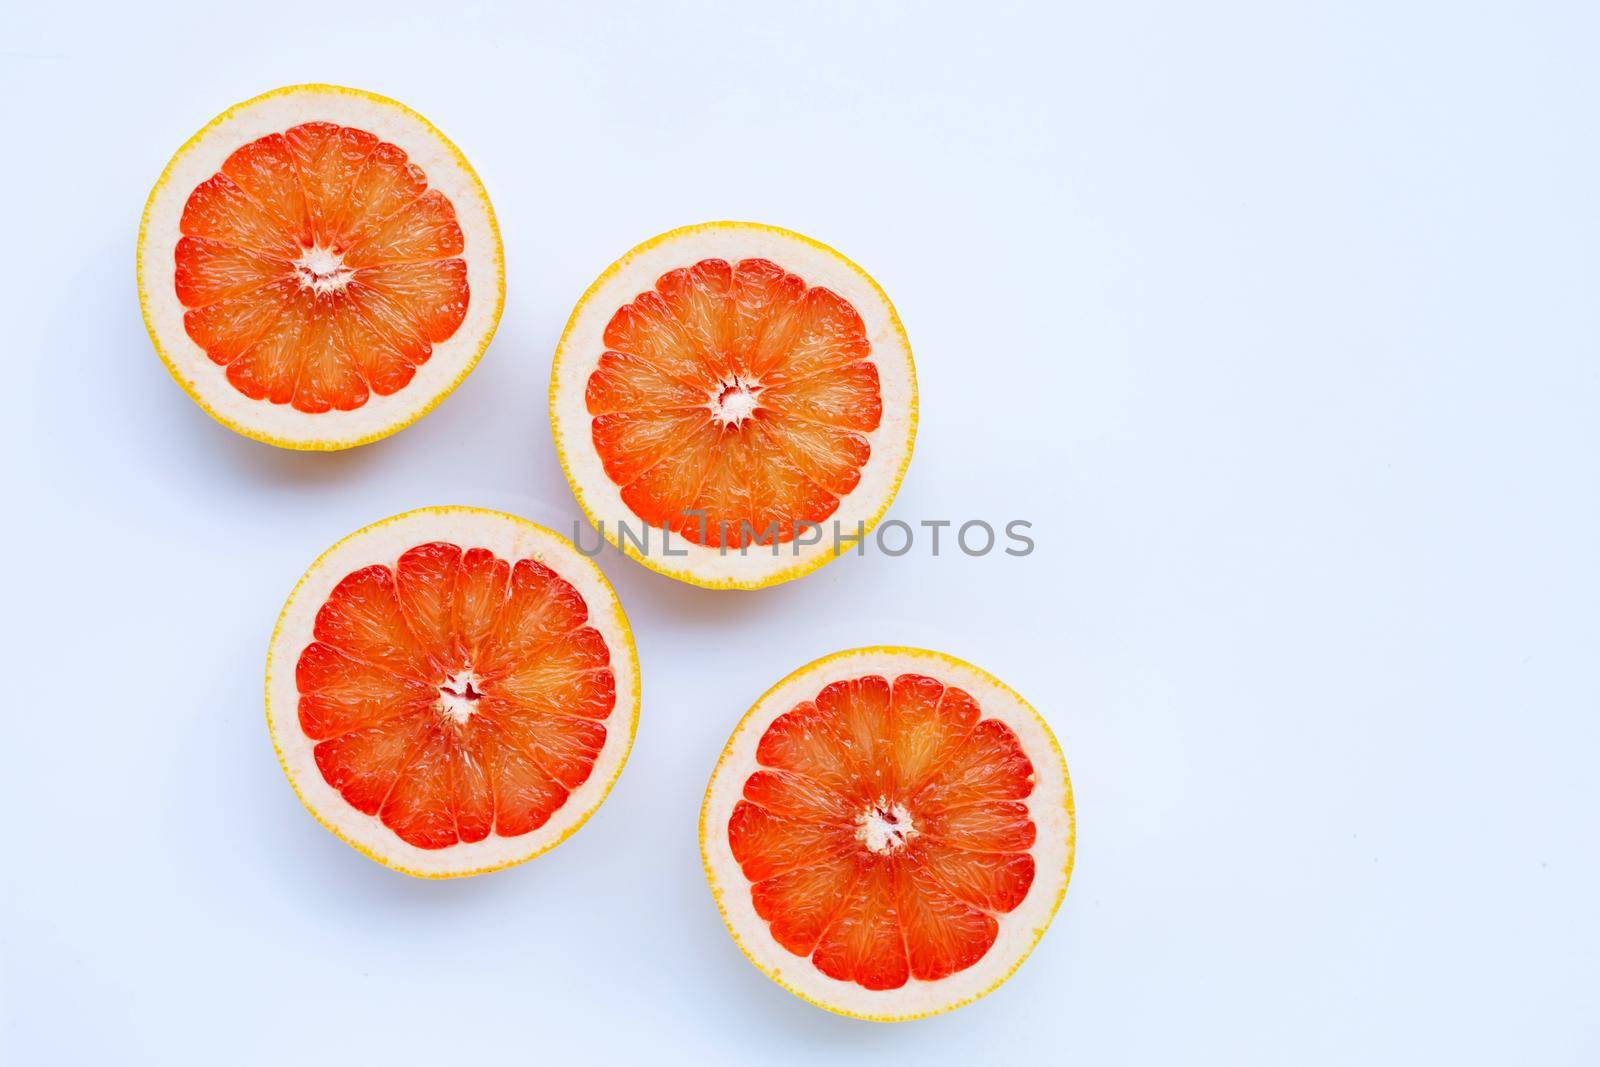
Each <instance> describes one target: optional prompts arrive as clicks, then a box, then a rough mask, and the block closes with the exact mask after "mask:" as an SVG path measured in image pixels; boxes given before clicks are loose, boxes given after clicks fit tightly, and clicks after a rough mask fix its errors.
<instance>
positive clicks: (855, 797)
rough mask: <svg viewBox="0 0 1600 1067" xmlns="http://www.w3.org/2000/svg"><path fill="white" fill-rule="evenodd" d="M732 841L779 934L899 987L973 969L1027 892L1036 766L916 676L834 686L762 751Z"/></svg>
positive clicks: (942, 690)
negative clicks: (1001, 919) (1029, 803)
mask: <svg viewBox="0 0 1600 1067" xmlns="http://www.w3.org/2000/svg"><path fill="white" fill-rule="evenodd" d="M756 760H757V762H758V763H759V764H760V765H761V768H762V769H761V770H758V771H756V772H755V773H754V774H752V775H751V776H750V777H749V779H748V780H746V782H745V783H744V796H743V799H741V800H740V801H739V802H738V804H737V806H735V808H734V810H733V815H732V817H731V818H730V819H729V821H728V843H729V845H730V846H731V847H732V849H733V855H734V858H735V859H736V860H737V861H738V863H739V866H740V869H741V870H742V871H743V872H744V876H745V877H746V878H747V879H749V881H750V883H751V885H750V894H751V899H752V901H753V903H754V905H755V910H756V914H758V915H759V916H761V918H762V919H764V920H766V922H767V924H768V928H769V929H770V930H771V932H772V936H773V938H775V939H776V940H777V942H778V943H779V944H781V945H782V946H783V947H784V948H786V949H788V950H789V951H790V952H793V953H794V954H796V955H798V956H809V957H810V958H811V962H812V964H813V965H814V966H815V967H816V968H817V969H818V970H820V971H821V972H822V973H823V974H826V975H828V976H829V977H832V978H837V979H840V980H842V981H847V982H855V983H857V984H859V985H861V986H864V987H866V988H867V989H896V988H899V987H900V986H903V985H904V984H905V983H906V982H907V981H908V980H909V979H919V980H923V981H932V980H936V979H939V978H943V977H946V976H947V975H950V974H954V973H955V972H956V971H960V970H963V969H964V968H967V967H970V966H972V965H973V964H974V963H976V962H978V960H980V959H981V958H983V955H984V953H986V952H987V951H988V950H989V947H990V946H991V945H992V944H994V940H995V936H996V934H997V933H998V931H999V924H998V922H997V921H996V919H995V916H996V915H998V914H1002V913H1004V912H1008V911H1011V910H1012V909H1013V908H1015V907H1017V905H1019V904H1021V903H1022V901H1023V899H1024V898H1025V897H1026V896H1027V895H1028V889H1029V888H1030V887H1031V886H1032V884H1033V875H1034V863H1033V857H1032V855H1030V854H1029V852H1028V850H1029V849H1030V848H1031V847H1032V846H1033V842H1034V825H1033V820H1032V819H1031V818H1030V817H1029V814H1028V808H1027V805H1026V804H1024V803H1023V801H1024V800H1025V799H1026V798H1027V797H1028V795H1029V794H1030V793H1031V792H1032V791H1033V782H1034V773H1033V764H1032V763H1031V762H1030V761H1029V759H1028V757H1027V755H1026V754H1024V752H1023V751H1022V746H1021V744H1020V743H1019V742H1018V741H1017V736H1016V734H1015V733H1013V732H1012V730H1011V728H1010V727H1008V726H1007V725H1005V724H1004V723H1002V722H1000V721H999V720H998V719H985V718H983V715H982V711H981V709H980V708H979V707H978V705H977V703H976V701H974V700H973V698H972V697H971V696H970V695H968V694H967V693H966V692H965V691H963V690H961V689H958V688H956V687H955V686H946V685H944V684H942V683H941V682H939V681H937V680H936V679H934V678H930V677H927V676H926V675H920V674H902V675H900V676H899V677H897V678H895V679H894V680H893V683H892V684H891V683H890V682H889V681H888V680H887V679H885V678H884V677H882V676H881V675H867V676H865V677H862V678H855V679H851V680H848V681H841V682H834V683H833V684H831V685H829V686H827V687H826V688H824V689H823V690H822V691H821V692H820V693H818V694H817V696H816V699H815V700H808V701H806V702H804V703H802V704H799V705H797V706H796V707H795V708H794V709H793V710H791V711H788V712H786V713H784V714H783V715H780V716H779V717H778V718H777V719H775V720H774V721H773V723H772V725H771V726H769V727H768V728H767V731H766V733H765V734H763V735H762V737H761V741H760V743H759V745H758V746H757V749H756Z"/></svg>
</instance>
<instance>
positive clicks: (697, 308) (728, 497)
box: [586, 259, 883, 548]
mask: <svg viewBox="0 0 1600 1067" xmlns="http://www.w3.org/2000/svg"><path fill="white" fill-rule="evenodd" d="M605 346H606V351H605V353H604V354H603V355H602V356H601V357H600V364H599V366H598V367H596V368H595V370H594V372H593V373H592V374H591V375H590V376H589V382H588V388H587V392H586V401H587V404H588V410H589V414H590V415H591V416H592V417H593V422H592V424H591V430H592V436H593V439H594V446H595V449H596V451H598V452H599V455H600V461H601V463H602V465H603V466H604V468H605V472H606V475H607V476H608V477H609V478H610V479H611V480H612V481H613V482H615V483H616V484H617V485H618V486H619V487H620V488H621V493H622V500H623V502H624V503H625V504H626V505H627V506H628V508H629V509H630V510H631V511H632V512H633V513H634V514H635V515H636V516H638V517H639V518H640V519H642V520H643V521H644V523H646V524H648V525H649V526H652V527H656V528H662V527H665V528H667V529H670V530H673V531H675V532H677V533H680V534H682V535H683V536H684V537H685V538H687V539H689V540H691V541H694V542H695V543H697V544H704V545H711V546H723V545H726V546H728V547H739V548H742V547H744V546H746V545H749V544H751V543H752V542H754V543H757V544H773V543H774V542H787V541H790V540H792V539H793V538H794V537H795V536H796V533H797V531H799V530H801V529H803V528H804V524H805V523H816V522H821V521H822V520H824V519H826V518H828V517H829V516H830V515H832V514H833V513H834V511H835V510H836V509H837V508H838V507H839V500H840V498H841V497H843V496H845V495H846V494H848V493H849V492H850V491H851V490H852V489H854V488H855V487H856V484H857V482H859V481H860V479H861V468H862V466H863V465H864V464H865V463H866V462H867V458H868V456H869V455H870V454H871V448H870V447H869V445H868V442H867V435H868V434H870V433H871V432H872V431H873V430H875V429H877V428H878V423H879V420H880V419H881V418H882V414H883V403H882V400H881V398H880V396H879V392H878V368H877V366H876V365H875V364H874V363H873V362H872V360H871V356H872V346H871V344H870V342H869V341H868V339H867V334H866V328H865V326H864V325H863V324H862V321H861V316H860V315H859V314H858V313H857V312H856V309H855V308H854V307H852V306H851V305H850V303H849V302H848V301H846V300H845V299H844V298H843V297H841V296H839V295H838V294H837V293H834V292H832V291H831V290H828V289H824V288H821V287H807V285H806V283H805V282H804V281H803V280H802V279H800V278H799V277H797V276H796V275H794V274H790V273H788V272H787V271H785V270H784V269H783V268H782V267H780V266H778V265H777V264H775V263H772V262H770V261H768V260H765V259H746V260H741V261H740V262H738V263H736V264H733V265H731V266H730V265H729V264H728V263H727V262H726V261H725V260H720V259H705V260H701V261H700V262H698V263H696V264H694V265H693V266H691V267H682V268H679V269H677V270H672V271H668V272H667V273H666V274H663V275H662V276H661V277H660V278H659V279H658V280H657V281H656V285H655V288H654V289H653V290H651V291H650V292H646V293H641V294H640V295H639V296H638V297H637V298H636V299H635V300H634V301H633V302H632V303H631V304H625V305H623V306H622V307H621V308H619V309H618V310H617V312H616V314H614V315H613V316H612V317H611V321H610V323H609V324H608V325H607V326H606V331H605Z"/></svg>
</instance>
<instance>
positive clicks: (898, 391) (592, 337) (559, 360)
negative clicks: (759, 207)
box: [551, 222, 916, 588]
mask: <svg viewBox="0 0 1600 1067" xmlns="http://www.w3.org/2000/svg"><path fill="white" fill-rule="evenodd" d="M751 258H759V259H768V260H771V261H772V262H773V263H776V264H777V265H778V266H780V267H782V268H784V269H785V270H787V271H789V272H790V273H792V274H795V275H798V276H799V277H800V278H802V279H803V280H804V281H805V283H806V284H807V285H808V286H813V287H815V286H821V287H824V288H827V289H830V290H832V291H833V292H835V293H837V294H838V295H839V296H841V297H843V298H844V299H845V300H847V301H849V302H850V304H851V306H853V307H854V308H855V309H856V311H857V313H859V314H860V315H861V318H862V322H863V324H864V325H865V327H866V334H867V339H868V341H869V342H870V343H871V346H872V351H871V359H872V362H873V363H875V364H876V365H877V369H878V388H879V395H880V397H881V399H882V403H883V417H882V420H881V422H880V423H879V425H878V428H877V429H876V430H874V431H872V432H871V433H869V434H866V435H864V436H865V437H866V438H867V442H868V445H869V446H870V447H871V450H872V451H871V456H870V457H869V458H868V460H867V463H866V464H865V465H864V466H863V467H862V468H861V479H860V481H859V482H858V483H857V485H856V487H855V489H853V490H852V491H851V492H850V493H849V494H847V495H846V496H844V497H843V498H841V499H840V502H839V507H838V510H836V511H835V512H834V514H833V515H832V516H830V517H829V518H828V519H825V520H824V521H823V527H824V531H823V534H822V536H821V538H820V540H818V541H816V542H815V543H811V544H800V543H799V541H800V540H808V541H809V540H810V538H809V536H808V537H805V538H798V539H795V540H791V541H788V542H783V543H780V544H778V545H777V546H770V545H769V546H759V545H751V546H749V547H748V548H746V549H745V550H744V551H743V552H742V553H741V552H739V551H737V550H729V551H726V552H724V551H722V550H720V549H718V548H714V547H707V546H704V545H697V544H694V543H693V542H690V541H688V540H687V539H686V538H684V537H682V536H679V535H674V536H672V537H671V539H670V542H667V541H664V540H663V539H662V537H661V532H660V530H654V531H653V532H652V535H651V539H650V544H649V552H648V553H643V552H640V551H638V550H637V549H636V546H635V545H634V544H633V543H632V542H631V541H624V542H622V543H621V544H618V540H619V539H618V536H617V532H616V531H617V528H618V525H619V524H627V525H628V526H629V527H630V529H632V530H635V531H637V530H640V529H642V528H643V524H642V520H640V519H639V517H638V516H637V515H635V514H634V513H633V511H632V509H630V508H629V507H628V506H627V504H625V503H624V502H623V500H622V490H621V487H619V486H618V485H616V484H615V483H614V482H612V481H611V479H610V477H608V476H607V474H606V472H605V469H604V467H603V465H602V464H601V462H600V455H599V453H598V452H597V451H596V449H595V447H594V441H593V438H592V436H591V422H592V417H591V416H590V414H589V411H588V407H587V404H586V400H585V389H586V387H587V385H588V381H589V375H590V374H592V373H593V372H594V370H595V368H596V366H598V364H599V362H600V356H601V355H602V354H603V353H604V352H605V350H606V347H605V342H604V334H605V328H606V324H607V323H609V322H610V321H611V317H612V315H613V314H615V313H616V311H617V309H618V308H620V307H622V306H623V305H624V304H628V303H631V302H632V301H633V300H634V299H635V298H636V297H637V296H639V294H641V293H644V292H648V291H649V290H651V289H653V288H654V287H655V284H656V280H657V279H658V278H660V277H661V275H663V274H665V273H666V272H667V271H669V270H673V269H675V268H678V267H685V266H692V265H693V264H695V263H698V262H699V261H700V260H703V259H723V260H726V261H728V262H729V263H737V262H738V261H739V260H741V259H751ZM735 384H736V383H734V382H731V381H730V382H727V383H723V385H724V387H726V386H728V385H735ZM738 384H743V385H747V386H748V385H750V384H753V383H738ZM719 393H720V391H719ZM730 399H731V398H730ZM709 403H710V405H711V410H712V412H713V416H714V418H716V419H717V421H719V422H723V423H725V424H726V423H731V422H733V421H735V419H734V418H733V416H739V417H745V416H748V414H749V411H748V410H744V408H745V406H746V405H747V404H748V405H749V409H750V410H753V409H754V407H756V406H759V404H760V395H759V393H754V394H752V396H751V398H750V400H748V401H747V400H743V399H740V400H739V401H738V403H737V405H736V406H735V407H733V408H732V409H729V410H724V408H723V405H722V404H721V403H720V402H719V396H712V397H710V398H709ZM741 411H742V412H743V414H742V415H741V414H740V413H741ZM551 425H552V428H553V430H554V432H555V435H556V446H557V448H558V449H559V450H560V452H561V454H562V457H563V459H564V461H565V467H566V471H567V477H568V480H569V481H570V482H571V483H572V488H573V492H574V493H576V494H577V496H578V499H579V501H580V503H581V504H582V505H583V506H584V510H585V511H586V512H587V513H588V514H589V516H590V519H591V521H595V522H597V523H598V524H600V525H601V526H602V529H603V532H604V533H605V535H606V537H607V538H608V539H609V540H610V541H611V542H612V543H613V544H618V547H620V548H622V549H623V550H624V551H626V552H627V553H628V554H629V555H630V556H633V557H634V558H636V559H640V557H641V556H644V557H645V558H643V559H640V561H641V562H644V563H645V564H646V565H647V566H650V567H652V568H653V569H655V570H658V571H660V572H661V573H663V574H668V575H671V576H672V577H676V578H681V579H684V580H687V581H694V582H698V583H700V584H710V585H724V586H732V587H738V588H754V587H758V586H760V585H763V584H765V583H766V582H767V581H768V580H770V579H771V577H772V576H773V575H777V574H780V573H784V572H790V573H792V575H794V576H798V575H799V574H803V573H805V572H806V571H808V570H810V569H812V567H814V566H817V565H820V563H821V562H823V561H825V560H826V559H831V558H833V557H834V555H835V545H834V538H833V536H832V534H833V529H834V528H833V526H832V524H833V523H835V522H837V523H838V524H839V526H838V529H839V530H840V534H841V537H842V538H843V539H844V540H845V543H844V545H843V547H842V548H841V549H840V550H839V551H840V553H841V554H842V553H843V552H849V551H851V549H852V545H851V542H850V541H849V538H851V537H853V536H855V535H856V533H857V531H858V529H859V530H863V531H870V530H871V528H872V526H873V525H874V524H875V523H876V521H877V520H878V518H879V517H880V516H881V514H882V512H883V510H884V508H885V507H886V506H887V503H888V500H889V498H890V497H891V496H892V495H893V493H894V490H895V489H896V487H897V486H898V484H899V479H900V476H901V474H902V473H903V472H904V470H905V466H906V462H907V460H908V459H909V456H910V452H911V447H912V436H913V432H914V429H915V425H916V373H915V370H914V368H913V365H912V359H911V349H910V346H909V344H908V343H907V341H906V338H905V333H904V331H903V329H902V328H901V326H900V324H899V320H898V318H897V317H896V315H895V312H894V308H893V306H892V305H891V304H890V303H889V301H888V299H887V298H886V297H885V296H884V295H883V293H882V291H881V290H880V289H878V287H877V286H876V285H875V284H874V283H873V282H872V280H871V279H870V278H869V277H867V275H866V274H865V273H864V272H862V271H861V269H860V268H859V267H856V266H855V265H854V264H853V263H851V262H850V261H848V260H846V259H845V258H844V257H843V256H841V255H839V254H838V253H837V252H834V251H832V250H831V249H827V248H824V247H821V246H819V245H817V244H815V243H813V242H811V241H809V240H806V239H804V238H802V237H800V236H799V235H797V234H791V233H788V232H787V231H783V230H777V229H774V228H772V227H766V226H759V225H755V224H749V223H736V222H728V223H708V224H706V225H704V226H691V227H686V228H685V229H683V230H681V231H676V232H674V233H672V234H669V235H666V236H665V238H664V239H658V240H657V242H656V243H650V242H646V244H645V245H641V246H640V247H639V248H636V249H634V250H633V251H632V252H629V253H628V254H627V255H626V256H624V257H623V258H622V259H621V260H620V261H619V262H618V263H617V264H615V265H613V267H612V268H611V270H610V271H608V272H607V274H605V275H604V276H603V277H602V280H601V281H600V282H599V283H597V285H596V286H595V287H594V288H593V289H592V290H591V292H589V293H588V294H586V295H585V297H584V300H583V302H582V303H581V304H580V305H579V307H578V309H577V310H576V311H575V312H574V313H573V317H572V321H571V322H570V323H569V324H568V326H567V332H566V334H565V336H564V337H563V338H562V342H561V344H560V346H559V347H558V348H557V350H556V356H555V363H554V366H553V367H552V370H551ZM680 552H681V553H686V554H684V555H680V554H679V553H680Z"/></svg>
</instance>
